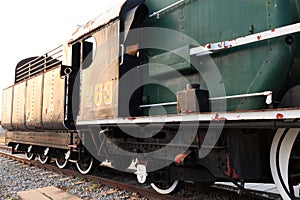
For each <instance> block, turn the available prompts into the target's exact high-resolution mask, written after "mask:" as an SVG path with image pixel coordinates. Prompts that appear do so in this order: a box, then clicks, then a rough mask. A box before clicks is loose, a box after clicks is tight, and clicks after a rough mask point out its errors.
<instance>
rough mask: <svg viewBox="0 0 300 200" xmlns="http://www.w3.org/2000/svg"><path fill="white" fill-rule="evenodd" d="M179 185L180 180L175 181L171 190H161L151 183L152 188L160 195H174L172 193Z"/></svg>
mask: <svg viewBox="0 0 300 200" xmlns="http://www.w3.org/2000/svg"><path fill="white" fill-rule="evenodd" d="M178 183H179V181H178V180H175V181H174V182H173V184H172V185H171V186H170V187H169V188H167V189H161V188H158V187H157V186H156V185H155V183H151V187H152V188H153V189H154V190H155V191H156V192H158V193H159V194H170V193H172V192H173V191H174V190H175V189H176V187H177V185H178Z"/></svg>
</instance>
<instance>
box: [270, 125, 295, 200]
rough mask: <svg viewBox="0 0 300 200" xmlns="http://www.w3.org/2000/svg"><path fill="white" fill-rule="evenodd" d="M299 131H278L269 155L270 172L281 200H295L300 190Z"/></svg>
mask: <svg viewBox="0 0 300 200" xmlns="http://www.w3.org/2000/svg"><path fill="white" fill-rule="evenodd" d="M299 131H300V129H296V128H293V129H278V131H277V132H276V134H275V136H274V139H273V142H272V147H271V153H270V165H271V172H272V176H273V179H274V182H275V184H276V187H277V189H278V191H279V192H280V194H281V196H282V198H283V199H296V198H298V197H299V188H300V167H299V166H300V148H299V145H300V138H299V136H300V134H299Z"/></svg>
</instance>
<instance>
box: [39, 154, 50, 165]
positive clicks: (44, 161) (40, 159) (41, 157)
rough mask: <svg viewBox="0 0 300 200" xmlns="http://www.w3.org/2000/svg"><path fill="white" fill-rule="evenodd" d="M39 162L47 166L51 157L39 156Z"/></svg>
mask: <svg viewBox="0 0 300 200" xmlns="http://www.w3.org/2000/svg"><path fill="white" fill-rule="evenodd" d="M39 161H40V163H42V164H46V163H48V161H49V157H48V156H45V155H39Z"/></svg>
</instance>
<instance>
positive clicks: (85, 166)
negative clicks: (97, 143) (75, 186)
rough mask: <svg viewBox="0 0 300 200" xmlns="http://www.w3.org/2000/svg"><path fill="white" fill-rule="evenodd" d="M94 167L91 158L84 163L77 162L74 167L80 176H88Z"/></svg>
mask: <svg viewBox="0 0 300 200" xmlns="http://www.w3.org/2000/svg"><path fill="white" fill-rule="evenodd" d="M93 165H94V158H93V157H91V158H89V159H88V160H86V161H78V162H77V163H76V167H77V169H78V171H79V172H80V173H81V174H88V173H89V172H90V171H91V170H92V168H93Z"/></svg>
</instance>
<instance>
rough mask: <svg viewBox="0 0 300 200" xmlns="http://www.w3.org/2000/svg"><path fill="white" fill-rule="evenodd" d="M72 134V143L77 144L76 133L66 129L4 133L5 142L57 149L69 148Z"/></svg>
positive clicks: (77, 137)
mask: <svg viewBox="0 0 300 200" xmlns="http://www.w3.org/2000/svg"><path fill="white" fill-rule="evenodd" d="M72 136H73V144H74V145H77V144H79V142H80V140H79V136H78V133H70V132H68V131H60V132H57V131H41V132H26V131H7V132H6V133H5V144H6V145H8V144H9V143H22V144H30V145H37V146H47V147H53V148H59V149H69V147H68V145H69V144H70V138H71V137H72Z"/></svg>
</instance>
